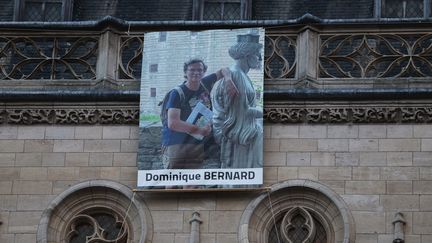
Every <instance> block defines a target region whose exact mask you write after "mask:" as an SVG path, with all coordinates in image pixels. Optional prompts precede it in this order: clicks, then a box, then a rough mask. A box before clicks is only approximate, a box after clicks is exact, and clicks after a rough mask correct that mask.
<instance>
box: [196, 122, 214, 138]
mask: <svg viewBox="0 0 432 243" xmlns="http://www.w3.org/2000/svg"><path fill="white" fill-rule="evenodd" d="M211 130H212V128H211V125H210V124H207V125H205V126H204V127H201V128H199V130H198V133H199V134H200V135H203V136H204V137H205V136H208V135H210V133H211Z"/></svg>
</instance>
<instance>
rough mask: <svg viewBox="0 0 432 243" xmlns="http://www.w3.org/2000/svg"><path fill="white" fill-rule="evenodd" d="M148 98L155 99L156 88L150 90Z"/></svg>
mask: <svg viewBox="0 0 432 243" xmlns="http://www.w3.org/2000/svg"><path fill="white" fill-rule="evenodd" d="M150 97H156V88H150Z"/></svg>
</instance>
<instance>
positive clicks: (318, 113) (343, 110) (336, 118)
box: [264, 102, 432, 123]
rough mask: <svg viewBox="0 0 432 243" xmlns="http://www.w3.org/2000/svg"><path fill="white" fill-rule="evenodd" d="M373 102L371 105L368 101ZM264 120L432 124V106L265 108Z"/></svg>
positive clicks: (288, 106)
mask: <svg viewBox="0 0 432 243" xmlns="http://www.w3.org/2000/svg"><path fill="white" fill-rule="evenodd" d="M371 103H372V102H371ZM264 120H265V121H267V122H273V123H431V122H432V106H431V105H430V104H418V105H414V106H412V105H407V106H404V105H400V106H392V105H389V104H387V105H386V104H383V105H374V106H371V105H361V104H352V105H350V106H347V105H335V106H312V105H311V106H308V107H299V106H297V107H290V105H286V106H285V107H283V106H282V105H279V106H278V107H266V108H264Z"/></svg>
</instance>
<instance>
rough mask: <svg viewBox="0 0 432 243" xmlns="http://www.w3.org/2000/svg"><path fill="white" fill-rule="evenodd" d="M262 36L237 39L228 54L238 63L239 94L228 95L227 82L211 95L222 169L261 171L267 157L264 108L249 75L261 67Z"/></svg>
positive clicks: (234, 73)
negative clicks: (255, 169) (256, 96)
mask: <svg viewBox="0 0 432 243" xmlns="http://www.w3.org/2000/svg"><path fill="white" fill-rule="evenodd" d="M258 41H259V35H258V34H254V33H249V34H245V35H238V36H237V43H236V44H235V45H234V46H232V47H230V49H229V51H228V53H229V55H230V56H231V57H232V58H233V59H234V60H235V64H234V65H233V66H232V67H230V71H231V75H232V81H233V82H234V85H235V86H236V87H237V94H236V95H234V96H232V95H228V94H227V90H226V85H225V84H224V82H226V81H225V80H220V81H218V82H217V83H216V84H215V87H214V88H213V90H212V92H211V100H212V105H213V113H214V114H213V134H214V137H215V139H216V142H218V143H219V144H220V146H221V155H220V160H221V168H259V167H262V160H263V159H262V158H263V156H262V155H263V152H262V150H263V148H262V140H263V127H262V109H260V108H257V107H256V105H255V89H254V86H253V84H252V82H251V80H250V78H249V77H248V75H247V73H248V72H249V70H250V69H260V68H261V61H262V57H261V49H262V44H260V43H259V42H258Z"/></svg>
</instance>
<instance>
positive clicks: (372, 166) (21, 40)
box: [0, 0, 432, 243]
mask: <svg viewBox="0 0 432 243" xmlns="http://www.w3.org/2000/svg"><path fill="white" fill-rule="evenodd" d="M29 2H31V1H24V0H17V1H3V0H0V9H3V11H1V13H0V19H1V21H2V22H0V33H1V35H0V90H1V92H0V102H1V107H0V222H1V223H0V242H2V243H3V242H5V243H11V242H14V243H27V242H38V243H45V242H86V237H87V240H89V239H90V240H98V241H101V242H110V241H111V242H112V241H117V242H155V243H156V242H160V243H179V242H212V243H213V242H218V243H229V242H242V243H246V242H251V243H252V242H257V243H258V242H270V243H272V242H287V241H288V240H291V241H293V242H302V241H304V240H305V239H306V238H307V239H308V240H314V241H315V242H326V243H332V242H344V243H348V242H350V243H351V242H357V243H387V242H388V243H390V242H406V243H429V242H432V207H431V205H432V189H431V188H432V159H431V158H432V156H431V155H432V124H431V121H432V105H431V104H432V103H431V97H432V96H431V94H432V89H431V83H430V79H431V77H432V73H431V70H432V69H431V65H432V64H431V63H432V60H430V56H431V55H430V53H431V47H430V42H431V41H432V36H431V34H430V33H431V28H430V19H429V16H430V7H431V6H430V1H401V2H400V5H398V4H395V5H391V6H390V4H389V2H388V1H378V0H375V1H372V0H369V1H352V4H348V3H347V1H344V3H346V4H336V5H335V2H340V1H301V2H302V3H303V5H301V6H298V7H296V6H297V5H296V4H298V2H300V1H273V7H271V6H272V5H270V4H265V2H266V1H258V0H257V1H254V0H252V1H244V0H241V1H222V3H225V2H226V3H227V5H226V6H225V5H223V6H224V7H221V6H222V5H221V3H220V2H219V5H212V4H211V3H213V2H212V1H206V0H202V1H187V3H183V4H178V3H177V2H178V1H168V0H164V1H131V0H130V1H57V3H61V5H58V6H57V5H55V4H54V6H51V7H52V9H54V10H53V11H54V12H55V11H60V10H59V9H61V10H62V11H63V12H61V13H62V14H65V12H64V11H66V10H67V9H69V10H70V12H69V15H68V16H69V20H73V21H70V22H51V23H50V22H19V21H20V20H22V19H20V18H21V17H22V16H27V17H29V16H28V15H25V13H26V12H25V9H26V7H25V6H33V7H35V8H38V6H39V7H41V6H42V5H40V4H39V5H38V4H36V5H26V4H29ZM46 2H47V1H42V3H44V4H46ZM54 2H55V1H54ZM185 2H186V1H185ZM232 2H233V3H235V6H238V7H240V8H241V9H238V10H236V11H233V13H232V14H238V15H239V16H241V18H243V19H249V20H243V21H228V20H221V21H216V22H209V21H204V22H199V21H191V22H184V21H183V20H192V19H195V20H199V19H204V20H205V18H204V15H203V11H204V10H205V9H206V4H207V3H210V4H209V5H207V7H208V6H212V7H213V8H214V9H216V10H215V11H216V12H217V11H219V12H218V13H222V14H221V16H226V15H224V14H225V12H223V11H224V10H223V9H225V7H227V9H229V8H230V7H233V6H231V5H229V4H230V3H232ZM403 2H405V3H403ZM420 2H421V3H422V4H420V5H419V3H420ZM55 3H56V2H55ZM71 3H73V6H71V5H70V4H71ZM63 4H64V5H63ZM68 4H69V5H68ZM92 4H93V5H92ZM133 4H135V5H133ZM146 4H147V5H146ZM410 4H411V5H410ZM412 4H414V5H412ZM423 4H424V5H423ZM84 5H85V7H84ZM144 5H145V7H146V8H144V7H143V6H144ZM122 6H123V7H122ZM130 6H135V9H139V10H140V12H139V13H137V12H134V11H133V10H130ZM166 6H170V8H166ZM218 6H219V7H220V8H217V7H218ZM407 6H408V7H407ZM127 7H128V8H127ZM91 8H93V9H94V10H95V11H94V14H92V13H89V9H91ZM41 9H47V7H43V8H42V7H41ZM124 9H129V10H124ZM162 9H165V10H162ZM173 9H175V11H174V10H173ZM218 9H219V10H218ZM221 9H222V10H221ZM286 9H294V10H295V9H298V13H297V12H295V11H294V10H293V11H285V10H286ZM117 10H119V11H120V10H121V11H123V12H122V14H123V15H121V14H120V13H118V12H116V11H117ZM207 10H209V9H207ZM20 11H24V12H20ZM124 11H126V12H127V13H128V14H129V13H130V15H127V14H125V13H126V12H124ZM163 11H166V12H163ZM221 11H222V12H221ZM30 12H32V11H30ZM304 12H311V13H313V14H314V16H313V15H310V14H306V15H303V14H304ZM32 13H34V11H33V12H32ZM99 13H100V14H99ZM141 13H148V15H145V14H143V15H142V16H145V17H142V18H141V17H139V14H141ZM23 14H24V15H23ZM152 14H153V15H152ZM105 15H114V16H117V17H119V18H124V19H126V20H122V19H119V18H114V17H104V18H102V19H100V18H101V17H103V16H105ZM201 15H203V16H202V18H201ZM20 16H21V17H20ZM52 16H57V15H52ZM60 16H62V18H63V19H62V20H65V19H64V17H67V16H66V15H60ZM124 16H131V17H130V19H128V18H126V17H124ZM161 16H163V17H161ZM235 16H237V15H235ZM300 16H303V17H301V18H298V17H300ZM392 16H396V17H397V18H391V17H392ZM408 17H409V18H408ZM293 18H298V19H293ZM410 18H411V19H410ZM163 19H166V20H172V21H168V22H163V21H160V20H163ZM13 20H17V21H18V22H14V21H13ZM66 20H67V19H66ZM84 20H89V21H84ZM150 20H154V21H150ZM180 20H181V21H180ZM240 27H264V28H266V40H265V41H266V47H265V60H264V61H265V77H264V78H265V80H264V85H265V94H264V98H265V104H264V121H265V128H264V130H265V143H264V144H265V146H264V186H263V188H261V189H258V190H241V191H232V190H215V191H198V192H197V191H180V192H179V191H177V192H175V191H174V192H173V191H166V192H161V191H159V192H148V191H137V190H134V188H135V185H136V176H137V175H136V174H137V167H136V156H137V147H138V145H137V144H138V115H139V106H138V104H139V80H140V77H141V72H140V70H141V65H142V63H141V54H140V53H141V51H142V45H143V44H144V45H145V43H143V33H144V32H148V31H162V30H193V31H199V30H204V29H209V28H212V29H213V28H225V29H230V28H240ZM30 29H31V30H30ZM299 229H304V231H303V230H301V231H299ZM397 240H399V241H397Z"/></svg>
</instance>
